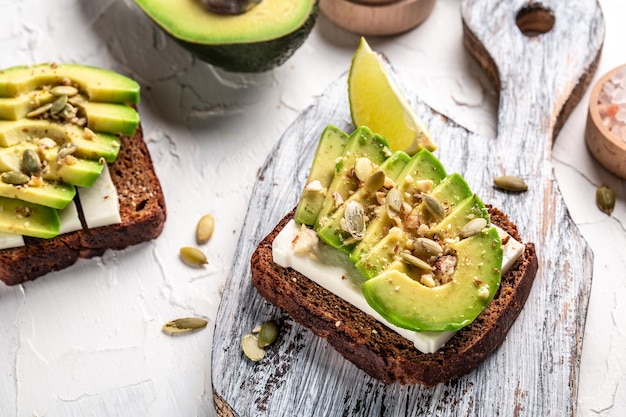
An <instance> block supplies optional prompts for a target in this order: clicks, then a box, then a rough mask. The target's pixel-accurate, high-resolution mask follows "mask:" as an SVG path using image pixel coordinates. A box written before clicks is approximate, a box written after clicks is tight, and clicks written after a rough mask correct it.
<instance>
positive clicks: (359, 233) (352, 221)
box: [343, 201, 365, 240]
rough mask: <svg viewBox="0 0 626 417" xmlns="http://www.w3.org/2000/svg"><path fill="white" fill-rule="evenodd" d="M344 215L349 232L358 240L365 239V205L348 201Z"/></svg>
mask: <svg viewBox="0 0 626 417" xmlns="http://www.w3.org/2000/svg"><path fill="white" fill-rule="evenodd" d="M343 217H344V219H345V220H346V230H347V231H348V233H350V234H351V235H352V237H353V238H355V239H357V240H361V239H363V236H365V213H364V210H363V206H362V205H361V204H360V203H358V202H356V201H350V202H348V204H347V205H346V211H345V213H344V215H343Z"/></svg>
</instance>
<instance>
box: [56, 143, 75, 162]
mask: <svg viewBox="0 0 626 417" xmlns="http://www.w3.org/2000/svg"><path fill="white" fill-rule="evenodd" d="M77 149H78V146H76V144H74V143H72V142H65V143H64V144H63V145H62V146H61V147H60V148H59V152H58V153H57V158H58V159H63V158H65V157H66V156H68V155H71V154H73V153H74V152H76V150H77Z"/></svg>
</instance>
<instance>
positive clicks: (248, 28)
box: [135, 0, 318, 72]
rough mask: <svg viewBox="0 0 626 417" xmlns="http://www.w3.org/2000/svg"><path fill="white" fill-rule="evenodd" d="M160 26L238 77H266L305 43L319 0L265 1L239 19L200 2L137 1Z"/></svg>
mask: <svg viewBox="0 0 626 417" xmlns="http://www.w3.org/2000/svg"><path fill="white" fill-rule="evenodd" d="M135 3H137V5H138V6H139V7H140V8H141V9H142V10H143V11H144V13H145V14H146V15H147V16H148V17H149V18H150V19H151V20H152V21H154V22H155V23H156V24H157V25H159V26H160V27H161V29H163V30H164V31H165V33H167V34H168V35H169V36H171V37H172V38H173V39H174V40H175V41H176V42H178V43H179V44H180V45H181V46H182V47H184V48H185V49H187V50H189V51H190V52H191V53H193V54H194V55H196V56H198V57H199V58H200V59H201V60H203V61H206V62H208V63H210V64H212V65H216V66H218V67H221V68H223V69H225V70H227V71H233V72H264V71H268V70H270V69H272V68H274V67H276V66H279V65H281V64H283V63H284V62H285V61H286V60H287V59H288V58H289V57H290V56H291V55H293V53H294V52H295V51H296V50H297V49H298V48H299V47H300V46H301V45H302V43H304V41H305V39H306V38H307V36H308V35H309V33H310V32H311V30H312V28H313V26H314V24H315V20H316V18H317V14H318V7H317V0H263V1H262V2H261V3H260V4H258V5H257V6H255V7H254V8H252V9H251V10H249V11H247V12H246V13H243V14H240V15H220V14H217V13H212V12H210V11H208V10H207V9H206V8H205V7H204V6H203V5H202V4H201V1H199V0H176V1H170V0H135Z"/></svg>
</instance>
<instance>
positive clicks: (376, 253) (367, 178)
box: [251, 127, 538, 386]
mask: <svg viewBox="0 0 626 417" xmlns="http://www.w3.org/2000/svg"><path fill="white" fill-rule="evenodd" d="M329 132H330V133H332V134H331V136H332V137H333V138H335V139H336V137H337V131H336V129H334V128H332V127H329V128H327V129H326V130H325V132H324V134H322V139H321V141H320V145H319V146H318V150H317V152H316V157H315V159H314V163H313V167H312V169H311V173H310V175H309V178H308V180H307V183H306V185H305V187H304V192H303V194H302V198H301V200H300V203H299V205H298V207H297V209H296V210H295V211H294V212H291V213H289V214H288V215H287V216H286V217H285V218H283V220H282V221H281V222H280V223H279V224H278V225H277V226H276V228H275V229H274V230H273V231H272V232H271V233H270V234H269V235H268V236H267V237H266V238H265V239H264V240H263V241H262V242H261V243H260V244H259V246H258V248H257V249H256V251H255V252H254V254H253V256H252V260H251V270H252V281H253V284H254V286H255V287H256V288H257V290H258V291H259V293H260V294H261V295H262V296H263V297H265V298H266V299H267V300H268V301H269V302H271V303H272V304H274V305H276V306H277V307H280V308H281V309H283V310H284V311H285V312H287V313H288V314H289V315H290V316H292V317H293V318H294V320H296V321H297V322H299V323H300V324H302V325H303V326H305V327H307V328H308V329H310V330H311V331H312V332H313V333H315V334H316V335H318V336H320V337H324V338H326V339H327V340H328V342H329V343H330V344H331V345H332V346H333V347H334V348H335V349H336V350H337V351H338V352H339V353H341V354H342V355H343V356H344V357H346V358H347V359H349V360H350V361H352V362H353V363H354V364H356V365H357V366H358V367H359V368H361V369H362V370H364V371H365V372H366V373H368V374H369V375H371V376H373V377H374V378H376V379H378V380H380V381H382V382H386V383H392V382H400V383H402V384H423V385H426V386H431V385H436V384H439V383H442V382H446V381H448V380H450V379H454V378H458V377H460V376H462V375H464V374H467V373H469V372H471V371H472V370H473V369H475V368H476V367H477V366H478V365H479V364H480V363H481V362H482V361H483V360H484V359H485V358H486V357H487V356H488V355H489V354H491V353H492V352H493V351H494V350H495V349H496V348H497V347H498V346H499V345H500V344H501V343H502V342H503V341H504V339H505V336H506V333H507V332H508V329H509V328H510V326H511V325H512V323H513V322H514V320H515V318H516V317H517V315H518V314H519V312H520V310H521V308H522V306H523V305H524V303H525V300H526V298H527V296H528V293H529V291H530V288H531V286H532V282H533V279H534V277H535V273H536V270H537V265H538V264H537V258H536V254H535V250H534V245H533V244H530V243H527V244H521V243H520V242H521V239H520V237H519V235H518V233H517V228H516V227H515V225H514V224H513V223H512V222H511V221H510V220H509V219H508V218H507V216H506V215H505V214H504V213H502V212H500V211H499V210H497V209H495V208H492V207H489V206H485V205H484V204H483V203H482V202H481V201H480V199H479V198H478V197H477V196H475V195H474V194H472V192H471V190H470V189H469V187H468V186H467V184H465V183H464V181H463V179H462V178H461V177H460V176H459V175H458V174H452V175H448V174H446V172H445V170H444V169H443V167H442V166H441V164H440V163H439V162H438V161H437V159H436V158H434V157H433V156H432V154H430V152H428V151H426V150H423V151H420V152H418V153H416V154H415V155H414V156H413V157H410V158H409V157H408V155H406V154H405V156H402V153H401V152H400V153H397V152H396V153H391V152H390V151H389V150H388V149H387V152H388V154H387V157H386V158H383V161H382V162H374V161H373V160H372V159H369V156H370V155H372V148H374V149H376V146H373V147H372V146H371V144H379V145H381V147H382V148H383V149H384V148H385V146H384V143H385V142H384V138H382V137H379V136H378V135H376V134H373V133H372V132H371V131H369V129H367V128H364V127H361V128H359V129H357V130H356V131H355V132H353V133H352V134H351V135H350V136H349V138H348V139H346V140H345V145H344V154H343V156H342V157H340V158H337V159H334V160H331V161H333V162H334V164H333V163H330V164H329V165H330V169H331V172H334V174H333V175H332V178H331V179H330V180H329V179H328V176H327V175H321V174H320V172H323V171H326V172H328V171H327V170H328V168H325V169H321V168H320V163H319V162H318V161H326V163H324V165H328V160H329V159H328V158H327V155H328V154H329V153H331V152H330V151H328V149H325V145H324V143H325V142H326V141H325V136H327V135H329ZM346 137H347V135H346ZM356 138H358V139H356ZM354 142H360V143H361V146H356V145H355V144H354ZM329 143H331V144H332V146H331V148H332V147H335V146H337V144H336V142H333V141H330V142H329ZM364 143H370V145H368V146H366V147H365V148H364V147H363V146H362V145H363V144H364ZM346 149H347V151H346ZM363 149H367V150H366V151H362V150H363ZM359 150H361V151H359ZM359 152H361V153H359ZM362 158H366V159H367V160H369V161H370V162H371V164H370V166H369V167H368V168H363V166H366V164H365V163H364V162H365V161H364V160H363V159H362ZM375 158H378V157H375ZM357 161H358V162H357ZM379 161H380V160H379ZM377 172H383V173H384V175H383V176H382V177H383V180H382V181H381V180H380V179H376V177H380V175H377V174H376V173H377ZM364 173H366V174H364ZM349 184H352V185H349ZM345 187H347V188H348V189H345ZM368 188H369V190H368ZM392 190H396V191H398V190H399V191H400V192H401V194H402V198H401V201H400V202H399V203H394V202H393V200H394V199H395V198H396V197H394V192H393V191H392ZM315 193H323V194H325V198H324V199H323V201H321V200H322V199H316V198H311V197H312V194H313V196H314V195H315ZM432 200H435V202H433V201H432ZM303 207H304V208H303ZM329 207H330V208H329ZM350 207H352V208H350ZM354 207H356V209H355V208H354ZM315 212H317V213H318V216H314V215H312V214H311V213H315ZM300 213H304V214H305V215H304V216H302V215H300ZM294 215H295V220H296V224H299V225H298V226H297V227H298V228H299V230H308V231H315V233H314V235H315V236H314V237H313V238H311V237H310V236H311V233H309V232H297V233H296V234H295V235H294V236H295V237H293V238H291V245H292V246H293V247H294V248H295V247H296V246H298V245H300V247H299V248H298V249H297V251H299V253H298V254H297V255H296V256H302V257H308V258H315V259H318V258H319V256H318V254H319V253H321V251H318V249H317V248H318V247H319V246H320V245H322V246H323V247H328V248H333V249H332V250H333V251H335V252H336V253H341V254H343V256H344V258H345V259H346V260H349V262H351V263H352V264H354V266H355V268H356V270H357V271H358V274H357V275H358V277H357V279H356V282H357V283H356V286H357V287H359V288H360V289H361V291H362V294H363V297H364V298H365V299H366V300H367V304H368V305H369V306H370V307H372V308H373V309H374V311H375V312H374V313H369V312H365V311H364V310H363V309H362V308H359V307H357V304H359V303H354V302H352V301H347V300H346V299H344V298H343V297H342V296H339V295H337V294H338V292H336V291H334V290H332V291H331V290H330V289H329V288H331V286H326V284H324V285H320V284H318V281H317V280H316V279H314V278H309V277H308V274H307V275H306V276H305V274H303V273H300V272H298V271H297V270H296V269H294V268H292V267H290V265H289V264H288V262H283V261H282V260H280V259H279V258H281V256H279V257H278V258H277V253H280V252H281V251H283V249H284V247H276V246H275V242H276V241H277V240H278V239H277V238H279V236H280V233H281V232H282V231H283V229H286V228H287V227H288V226H289V227H291V226H290V223H291V222H290V221H291V219H292V218H294ZM313 217H315V220H314V221H311V219H312V218H313ZM412 217H414V218H412ZM477 219H478V222H477V221H475V220H477ZM307 223H308V224H307ZM477 223H479V225H478V226H470V225H475V224H477ZM494 226H498V228H499V230H498V229H496V228H495V227H494ZM411 229H414V230H411ZM472 229H473V230H472ZM289 236H291V235H289ZM392 239H395V241H393V242H390V240H392ZM307 240H308V241H309V242H311V243H308V244H302V241H307ZM318 240H319V242H318ZM509 241H511V243H513V241H517V242H518V243H517V245H518V248H519V251H518V252H517V254H516V255H515V257H514V258H512V259H511V260H510V262H508V263H509V265H507V269H506V272H505V273H503V274H501V268H502V267H504V265H503V259H504V258H503V245H504V244H505V243H506V244H508V243H509ZM419 242H429V243H427V244H426V246H425V247H424V246H423V245H422V246H420V245H419V244H418V243H419ZM287 246H289V242H288V243H287ZM436 246H438V247H439V249H436V250H435V252H437V253H436V254H434V255H433V253H431V254H428V253H424V250H425V248H426V249H432V247H436ZM303 248H304V249H303ZM468 248H470V249H468ZM451 260H452V261H453V262H452V263H450V262H449V261H451ZM322 263H323V262H322ZM446 263H447V264H449V265H448V266H447V267H443V266H442V265H445V264H446ZM281 265H282V266H281ZM450 265H451V266H450ZM442 271H443V272H442ZM446 271H447V272H446ZM346 275H347V274H346ZM336 279H337V280H339V281H342V282H343V281H347V280H348V279H349V278H348V277H347V276H343V275H342V276H340V277H339V278H336ZM350 279H351V278H350ZM398 279H400V280H401V281H397V280H398ZM375 315H380V316H382V318H383V319H384V320H382V321H381V320H380V319H378V318H375V317H374V316H375ZM394 326H397V327H399V328H401V330H402V331H404V330H409V331H412V332H416V333H420V336H419V337H421V336H424V335H425V337H426V338H428V337H431V336H432V334H433V333H436V334H438V335H442V336H441V337H439V338H438V341H437V342H436V343H435V347H434V348H432V349H429V348H426V349H424V348H421V349H422V350H421V351H420V350H419V349H418V348H416V346H418V343H413V342H412V341H411V340H409V339H407V338H406V337H404V336H402V335H400V333H399V332H398V331H396V330H392V329H393V328H394ZM453 332H454V333H453Z"/></svg>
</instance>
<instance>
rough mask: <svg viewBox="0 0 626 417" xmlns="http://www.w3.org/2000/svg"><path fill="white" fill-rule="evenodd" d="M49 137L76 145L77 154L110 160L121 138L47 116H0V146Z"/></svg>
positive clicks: (111, 160) (114, 156)
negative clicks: (56, 120) (43, 118)
mask: <svg viewBox="0 0 626 417" xmlns="http://www.w3.org/2000/svg"><path fill="white" fill-rule="evenodd" d="M45 137H47V138H50V139H52V140H54V141H55V142H56V143H58V144H60V145H62V144H63V143H65V142H71V143H73V144H75V145H76V151H75V152H74V155H75V156H77V157H79V158H85V159H93V160H99V159H100V158H104V160H105V161H107V162H113V161H115V159H117V155H118V154H119V150H120V145H121V142H120V140H119V138H118V137H116V136H114V135H111V134H107V133H102V132H93V131H92V132H88V131H86V130H85V129H84V128H82V127H79V126H76V125H74V124H70V123H65V124H59V123H52V122H50V121H49V120H36V119H21V120H16V121H7V120H0V146H3V147H8V146H13V145H16V144H19V143H21V142H23V141H33V140H35V139H42V138H45Z"/></svg>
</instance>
